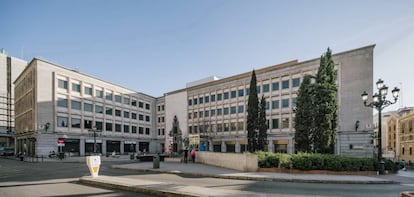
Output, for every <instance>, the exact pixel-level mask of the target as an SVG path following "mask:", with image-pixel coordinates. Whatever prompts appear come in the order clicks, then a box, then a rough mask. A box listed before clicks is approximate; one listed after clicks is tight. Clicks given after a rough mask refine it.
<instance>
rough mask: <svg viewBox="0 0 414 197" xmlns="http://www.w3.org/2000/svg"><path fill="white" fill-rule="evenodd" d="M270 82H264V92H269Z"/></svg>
mask: <svg viewBox="0 0 414 197" xmlns="http://www.w3.org/2000/svg"><path fill="white" fill-rule="evenodd" d="M269 89H270V88H269V84H264V85H263V92H269Z"/></svg>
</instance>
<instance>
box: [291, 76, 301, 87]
mask: <svg viewBox="0 0 414 197" xmlns="http://www.w3.org/2000/svg"><path fill="white" fill-rule="evenodd" d="M299 85H300V79H299V78H294V79H292V86H293V87H299Z"/></svg>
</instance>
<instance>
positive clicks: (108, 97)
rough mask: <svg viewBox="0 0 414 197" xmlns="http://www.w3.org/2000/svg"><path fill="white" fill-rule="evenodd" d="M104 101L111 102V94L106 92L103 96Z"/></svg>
mask: <svg viewBox="0 0 414 197" xmlns="http://www.w3.org/2000/svg"><path fill="white" fill-rule="evenodd" d="M105 99H106V100H109V101H112V93H110V92H107V93H106V95H105Z"/></svg>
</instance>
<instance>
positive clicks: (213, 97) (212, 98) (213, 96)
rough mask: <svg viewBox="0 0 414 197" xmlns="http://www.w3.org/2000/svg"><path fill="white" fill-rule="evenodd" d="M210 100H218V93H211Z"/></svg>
mask: <svg viewBox="0 0 414 197" xmlns="http://www.w3.org/2000/svg"><path fill="white" fill-rule="evenodd" d="M210 100H211V102H214V101H216V95H215V94H213V95H211V96H210Z"/></svg>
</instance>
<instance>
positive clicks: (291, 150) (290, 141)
mask: <svg viewBox="0 0 414 197" xmlns="http://www.w3.org/2000/svg"><path fill="white" fill-rule="evenodd" d="M288 142H289V143H288V145H287V151H288V154H293V153H294V152H295V146H294V145H293V139H292V138H291V139H289V140H288Z"/></svg>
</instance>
